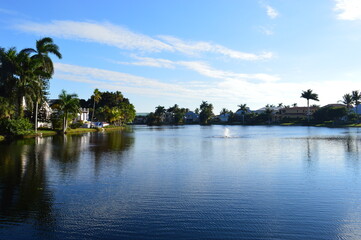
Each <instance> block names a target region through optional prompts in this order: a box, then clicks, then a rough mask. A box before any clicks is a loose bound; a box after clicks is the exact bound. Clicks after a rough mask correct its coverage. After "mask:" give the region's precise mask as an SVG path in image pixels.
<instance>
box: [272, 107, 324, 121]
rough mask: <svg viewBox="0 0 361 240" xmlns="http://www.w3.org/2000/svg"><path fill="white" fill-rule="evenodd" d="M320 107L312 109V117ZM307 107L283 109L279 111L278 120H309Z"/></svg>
mask: <svg viewBox="0 0 361 240" xmlns="http://www.w3.org/2000/svg"><path fill="white" fill-rule="evenodd" d="M317 109H319V107H310V115H312V114H314V113H315V112H316V111H317ZM307 112H308V108H307V107H291V108H282V109H280V110H279V111H278V118H279V119H283V118H294V119H296V118H307Z"/></svg>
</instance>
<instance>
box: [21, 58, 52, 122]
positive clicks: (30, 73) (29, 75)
mask: <svg viewBox="0 0 361 240" xmlns="http://www.w3.org/2000/svg"><path fill="white" fill-rule="evenodd" d="M41 65H42V63H41V62H40V61H39V60H38V59H33V58H31V57H30V55H29V54H28V53H26V52H24V51H20V52H19V53H18V54H17V61H16V67H15V69H16V70H15V74H16V77H15V89H16V90H15V93H16V97H17V104H18V117H20V118H22V117H23V116H24V101H25V103H28V105H29V106H30V105H31V104H32V103H34V101H33V99H34V98H36V96H37V95H38V94H39V92H40V89H42V87H43V84H42V82H41V79H40V78H39V76H43V77H47V76H48V75H47V74H46V73H45V72H43V71H42V69H41Z"/></svg>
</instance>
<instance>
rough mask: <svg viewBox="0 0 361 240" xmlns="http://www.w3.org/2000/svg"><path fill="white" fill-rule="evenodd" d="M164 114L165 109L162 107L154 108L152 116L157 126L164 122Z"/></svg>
mask: <svg viewBox="0 0 361 240" xmlns="http://www.w3.org/2000/svg"><path fill="white" fill-rule="evenodd" d="M165 113H166V109H165V108H164V107H163V106H158V107H156V108H155V112H154V115H155V117H156V121H157V123H158V124H160V123H161V122H163V121H164V115H165Z"/></svg>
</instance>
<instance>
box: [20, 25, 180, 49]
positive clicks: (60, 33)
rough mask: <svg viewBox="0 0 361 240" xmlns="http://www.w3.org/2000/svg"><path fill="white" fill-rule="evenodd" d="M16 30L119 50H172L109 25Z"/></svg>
mask: <svg viewBox="0 0 361 240" xmlns="http://www.w3.org/2000/svg"><path fill="white" fill-rule="evenodd" d="M16 28H18V29H20V30H23V31H26V32H32V33H36V34H40V35H50V36H56V37H60V38H66V39H76V40H83V41H90V42H98V43H102V44H107V45H110V46H115V47H118V48H121V49H130V50H142V51H150V52H159V51H164V50H166V51H172V50H173V48H172V47H171V46H169V45H167V44H165V43H163V42H161V41H159V40H156V39H154V38H151V37H149V36H146V35H143V34H139V33H134V32H132V31H130V30H128V29H126V28H124V27H121V26H116V25H113V24H110V23H103V24H99V23H95V22H76V21H52V22H51V23H48V24H42V23H34V22H26V23H23V24H18V25H16Z"/></svg>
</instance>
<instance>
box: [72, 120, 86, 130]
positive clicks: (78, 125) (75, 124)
mask: <svg viewBox="0 0 361 240" xmlns="http://www.w3.org/2000/svg"><path fill="white" fill-rule="evenodd" d="M83 124H84V123H83V121H78V122H75V123H72V124H70V128H71V129H76V128H80V127H81V126H83Z"/></svg>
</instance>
